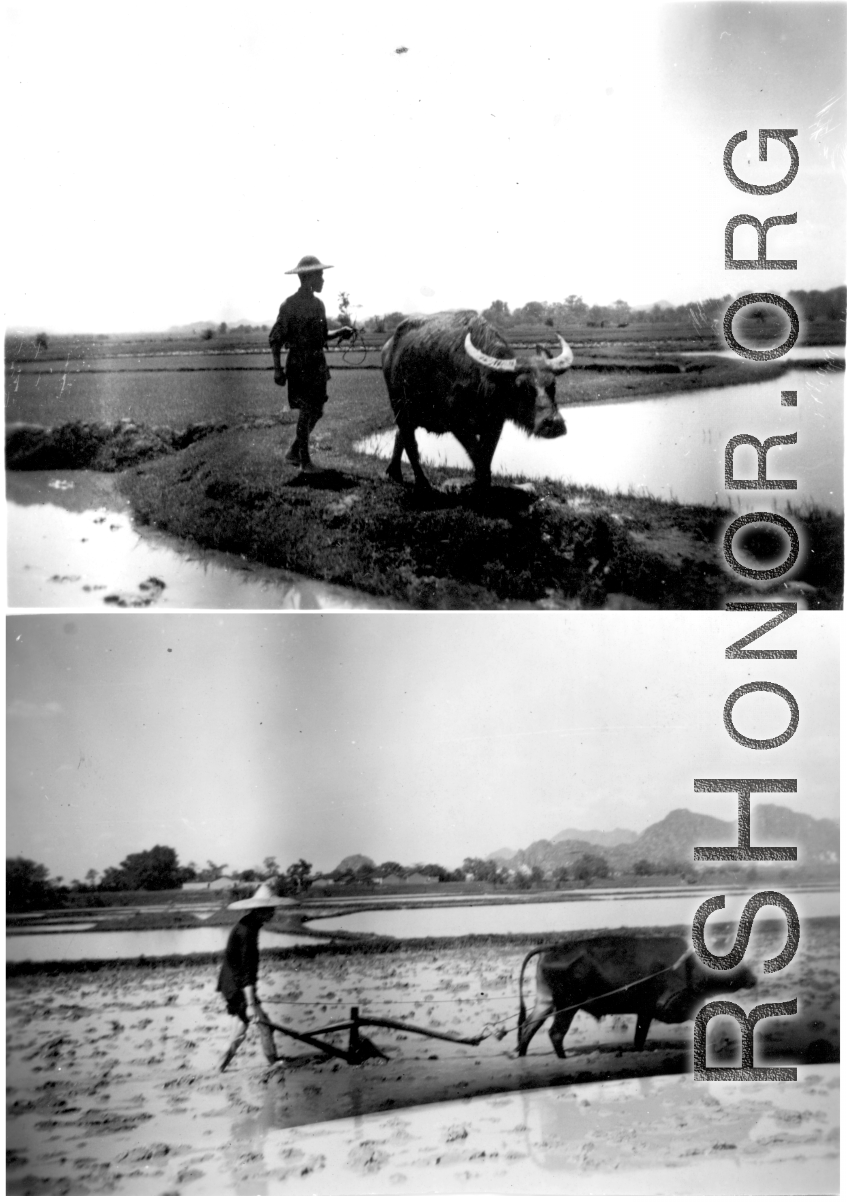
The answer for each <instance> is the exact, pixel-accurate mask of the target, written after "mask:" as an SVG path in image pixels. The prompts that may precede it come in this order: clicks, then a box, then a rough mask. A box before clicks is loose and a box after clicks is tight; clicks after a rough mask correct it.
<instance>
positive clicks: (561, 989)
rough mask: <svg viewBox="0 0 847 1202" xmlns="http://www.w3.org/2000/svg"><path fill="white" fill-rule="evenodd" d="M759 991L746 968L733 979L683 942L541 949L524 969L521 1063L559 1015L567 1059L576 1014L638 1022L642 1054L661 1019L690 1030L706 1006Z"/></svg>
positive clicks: (558, 1034)
mask: <svg viewBox="0 0 847 1202" xmlns="http://www.w3.org/2000/svg"><path fill="white" fill-rule="evenodd" d="M533 956H538V957H539V960H538V968H537V972H536V1001H535V1007H534V1009H533V1011H532V1014H531V1015H530V1016H529V1018H527V1016H526V1006H525V1005H524V999H523V978H524V970H525V968H526V966H527V964H528V963H529V961H530V960H531V959H532V957H533ZM755 984H756V978H755V977H754V976H753V974H752V973H751V972H750V971H749V969H746V968H744V967H740V968H735V969H732V970H731V971H729V972H711V971H709V970H708V969H705V968H704V967H703V966H702V965H701V964H700V962H699V961H698V960H697V959H696V958H695V956H694V952H693V950H692V949H691V947H690V945H689V944H688V942H687V941H686V940H685V939H683V938H682V937H681V936H678V935H668V936H661V935H643V936H639V935H603V936H598V937H597V938H596V939H581V940H577V941H575V942H574V943H562V944H549V945H545V946H543V947H536V948H534V949H533V950H532V951H531V952H529V954H528V955H527V956H526V957H525V959H524V962H523V964H522V965H521V975H520V1012H519V1017H518V1055H519V1056H525V1055H526V1051H527V1048H528V1047H529V1043H530V1040H531V1039H532V1037H533V1035H535V1033H536V1032H537V1031H538V1030H539V1028H540V1027H541V1025H542V1023H543V1022H544V1020H545V1019H546V1018H548V1017H549V1016H550V1015H551V1014H553V1015H555V1017H554V1019H553V1023H552V1025H551V1027H550V1042H551V1043H552V1044H553V1049H554V1051H555V1053H556V1055H557V1056H559V1057H561V1058H562V1059H564V1056H565V1050H564V1046H563V1045H564V1041H565V1036H566V1035H567V1033H568V1028H569V1027H570V1025H571V1022H572V1021H573V1017H574V1015H575V1014H576V1012H577V1010H586V1011H587V1012H588V1013H589V1014H593V1015H594V1017H595V1018H598V1019H599V1018H602V1017H603V1015H605V1014H635V1015H637V1022H636V1027H635V1050H636V1051H637V1052H640V1051H642V1050H643V1048H644V1044H645V1043H646V1041H647V1032H648V1030H649V1029H650V1023H651V1022H652V1021H653V1019H654V1018H657V1019H658V1020H659V1022H664V1023H681V1022H685V1021H686V1020H687V1019H689V1018H692V1017H693V1011H694V1010H695V1009H696V1008H697V1005H698V1003H699V1002H700V1001H701V1000H702V999H703V998H706V997H713V996H715V995H716V994H721V993H727V992H734V991H735V990H737V989H752V988H753V987H754V986H755Z"/></svg>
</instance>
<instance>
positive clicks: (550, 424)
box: [465, 330, 573, 438]
mask: <svg viewBox="0 0 847 1202" xmlns="http://www.w3.org/2000/svg"><path fill="white" fill-rule="evenodd" d="M559 342H560V343H561V344H562V345H561V349H560V351H559V353H558V355H555V356H554V355H551V354H550V352H549V351H547V350H545V348H544V347H542V346H536V348H535V354H534V355H523V356H521V357H520V358H514V359H497V358H495V357H494V356H493V355H486V354H485V352H484V351H481V350H478V349H477V347H475V346H474V344H473V340H472V338H471V334H470V330H469V331H468V333H467V334H466V335H465V351H466V352H467V354H468V355H469V356H470V357H471V359H473V360H474V362H475V363H478V364H479V365H480V366H481V367H487V368H488V369H489V371H494V372H499V373H502V374H503V375H507V376H511V377H512V387H511V389H510V396H509V417H510V419H511V420H512V421H513V422H514V423H515V424H516V425H518V426H522V427H523V429H524V430H526V431H527V432H528V433H529V434H533V435H534V436H535V437H536V438H561V436H562V435H563V434H566V433H567V427H566V426H565V422H564V418H563V417H562V415H561V413H560V412H559V410H558V408H557V407H556V376H559V375H561V374H562V372H564V371H567V370H568V368H569V367H570V365H571V364H572V363H573V351H572V350H571V348H570V347H569V346H568V344H567V343H566V342H565V340H564V338H563V337H562V336H561V334H560V335H559Z"/></svg>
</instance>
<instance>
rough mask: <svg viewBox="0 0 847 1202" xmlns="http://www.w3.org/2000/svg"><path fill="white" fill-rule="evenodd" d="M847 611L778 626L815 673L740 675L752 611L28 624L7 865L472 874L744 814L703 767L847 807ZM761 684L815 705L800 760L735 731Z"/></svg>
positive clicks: (776, 701)
mask: <svg viewBox="0 0 847 1202" xmlns="http://www.w3.org/2000/svg"><path fill="white" fill-rule="evenodd" d="M839 619H840V615H838V614H827V613H820V614H819V613H812V612H807V613H804V614H803V615H802V617H801V618H800V620H796V619H792V620H790V621H789V622H787V623H784V624H783V625H782V626H781V627H779V628H778V629H777V630H776V631H773V632H771V633H770V634H768V635H766V636H765V637H764V639H763V640H762V642H761V644H760V645H761V646H763V647H766V646H769V647H772V648H779V647H794V648H796V649H797V651H798V658H797V660H796V661H772V660H771V661H756V660H752V661H739V660H726V659H725V657H724V649H725V647H726V646H727V644H728V643H729V642H731V641H732V640H734V639H736V638H738V637H740V636H741V635H742V634H745V633H747V632H748V631H750V630H752V629H753V628H754V626H755V625H756V624H758V623H757V622H756V621H754V620H752V619H751V615H749V614H744V613H740V614H730V613H716V614H715V613H700V614H680V613H628V614H619V615H615V616H614V617H613V618H612V617H610V615H609V614H602V613H598V614H594V613H578V614H556V615H550V614H520V615H515V614H503V613H499V614H498V613H491V614H412V615H405V614H394V615H392V614H380V615H369V614H355V615H344V614H332V615H320V614H299V615H263V614H228V615H214V614H209V615H204V614H196V613H195V614H190V615H185V614H170V615H158V614H154V613H149V614H143V615H141V614H139V615H133V616H127V615H97V616H94V615H83V616H77V615H74V616H68V615H60V614H55V615H47V614H43V615H39V616H11V617H9V618H8V619H7V798H8V801H7V855H8V856H17V855H22V856H25V857H26V858H28V859H32V860H35V861H36V862H39V863H43V864H46V865H47V867H48V868H49V869H50V872H51V874H52V875H60V876H63V877H64V878H65V879H66V880H71V879H74V878H77V879H82V878H83V877H84V875H85V873H86V872H87V871H88V870H89V869H90V868H94V869H96V870H97V871H98V872H102V871H103V870H104V869H105V868H106V867H108V866H110V865H117V864H118V863H119V862H120V861H121V860H123V859H124V858H125V857H126V856H127V855H128V854H130V853H132V852H136V851H141V850H144V849H147V848H150V847H152V846H154V845H155V844H157V843H163V844H165V845H167V846H170V847H174V848H175V849H176V850H177V852H178V854H179V857H180V862H181V863H183V864H187V863H189V862H191V861H194V862H195V863H196V864H197V865H198V866H200V867H202V866H204V865H205V863H206V861H207V860H212V861H214V862H215V863H218V864H221V863H224V864H227V865H228V866H229V868H230V870H240V869H244V868H248V867H253V866H257V865H260V864H261V862H262V861H263V859H264V858H265V857H266V856H269V855H273V856H276V857H277V859H278V860H279V862H280V864H281V865H282V866H283V867H287V866H288V865H289V864H291V863H293V862H294V861H295V860H298V859H300V858H301V857H304V858H305V859H306V860H308V861H309V862H310V863H312V864H313V865H314V866H315V868H316V869H320V870H322V871H331V870H332V869H333V868H335V867H336V865H337V864H338V863H339V862H340V860H341V859H342V858H343V857H345V856H348V855H353V854H363V855H367V856H370V857H371V859H373V860H374V861H375V862H376V863H381V862H383V861H385V860H397V861H399V862H400V863H402V864H412V863H416V862H422V863H427V862H437V863H441V864H443V865H444V866H445V867H448V868H454V867H457V866H459V865H460V864H461V862H462V860H463V859H464V858H465V857H466V856H486V855H488V854H490V853H491V852H493V851H495V850H497V849H499V848H501V847H503V846H508V847H512V848H514V849H517V848H519V847H526V846H527V845H528V844H529V843H530V842H532V841H534V840H536V839H541V838H551V837H552V836H555V835H556V834H558V833H559V832H560V831H561V830H562V829H564V828H566V827H576V828H579V829H605V830H611V829H614V828H615V827H626V828H629V829H634V830H637V831H641V830H643V829H644V828H645V827H646V826H648V825H649V824H650V823H653V822H656V821H658V820H660V819H661V818H663V817H664V816H665V815H666V814H667V813H668V812H669V811H670V810H673V809H677V808H687V809H690V810H694V811H696V812H700V813H710V814H713V815H714V816H716V817H720V818H723V819H726V820H731V819H734V818H735V817H736V813H737V803H736V801H735V799H734V797H733V796H732V795H716V794H712V795H705V794H695V793H694V790H693V781H694V779H695V777H738V778H740V777H749V776H756V777H782V776H789V777H796V778H797V780H798V792H797V794H796V795H795V796H792V797H785V796H779V795H774V796H766V797H763V798H762V800H764V801H768V802H771V803H774V804H786V803H787V804H788V805H790V806H791V808H793V809H795V810H798V811H802V812H804V813H808V814H811V815H813V816H815V817H819V818H820V817H827V818H837V817H838V796H837V780H838V769H837V747H838V742H837V739H838V690H837V673H838V654H837V631H838V626H839ZM759 620H761V619H759ZM754 680H767V681H775V682H777V683H781V684H782V685H783V686H784V687H786V688H788V689H789V690H790V691H791V692H792V693H793V694H794V696H795V697H796V699H797V703H798V706H799V709H800V725H799V727H798V729H797V732H796V734H795V735H794V736H793V738H791V739H789V740H788V742H786V743H785V744H784V745H783V746H781V747H779V748H777V749H774V750H764V751H762V750H759V751H751V750H749V749H747V748H745V747H742V746H741V745H739V744H738V743H736V742H735V741H734V740H733V739H731V738H730V737H729V735H728V734H727V732H726V730H725V729H724V726H723V721H722V712H723V705H724V702H725V700H726V698H727V697H728V696H729V694H730V693H731V692H732V691H733V690H734V689H736V688H737V687H739V685H741V684H744V683H747V682H749V681H754ZM787 715H788V710H787V706H786V704H785V702H784V701H783V700H782V699H781V698H779V697H776V696H774V695H773V694H771V693H755V694H751V695H748V696H746V697H744V698H742V700H741V701H739V702H738V704H737V705H736V707H735V710H734V721H735V724H736V726H737V727H738V729H739V730H740V731H742V732H743V733H744V734H746V735H749V736H750V737H752V738H762V739H764V738H769V737H772V736H775V735H777V734H779V733H780V732H781V731H782V730H783V729H784V728H785V726H786V724H787V720H788V718H787ZM754 815H755V806H754ZM753 840H754V842H755V840H756V827H755V817H754V825H753Z"/></svg>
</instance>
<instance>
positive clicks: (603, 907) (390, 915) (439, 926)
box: [309, 889, 839, 939]
mask: <svg viewBox="0 0 847 1202" xmlns="http://www.w3.org/2000/svg"><path fill="white" fill-rule="evenodd" d="M722 892H723V893H724V894H725V896H726V908H725V909H724V910H720V911H718V912H716V913H715V914H713V915H711V916H710V918H709V920H708V921H709V922H710V923H712V922H713V921H715V922H717V921H720V922H732V921H737V920H738V918H739V917H740V915H741V911H742V909H743V908H744V904H745V903H746V901H747V900H748V898H749V891H748V892H747V893H737V894H732V893H731V892H730V891H729V890H728V889H726V890H722ZM704 896H706V894H704V893H703V892H702V891H701V892H700V893H699V894H698V895H696V896H690V897H680V896H678V895H671V896H669V897H656V896H653V897H643V898H640V897H633V896H632V895H629V896H626V897H620V896H619V897H607V898H599V897H594V898H591V899H590V900H586V901H582V900H580V901H568V902H536V903H533V902H530V903H528V904H525V905H517V906H509V905H501V906H455V907H452V908H451V909H445V910H431V909H423V908H421V909H419V910H365V911H362V912H360V913H358V914H344V915H342V916H340V917H336V918H318V919H315V920H313V921H311V922H310V923H309V929H310V930H313V931H338V930H342V929H343V930H345V931H352V932H355V933H356V934H362V933H365V934H369V935H391V936H393V937H394V938H395V939H418V938H424V937H426V936H434V937H445V936H452V935H510V934H514V935H527V934H535V933H536V932H542V931H550V932H551V933H555V932H560V931H582V930H610V929H612V928H615V927H647V926H673V925H680V924H682V925H687V926H689V927H690V925H691V921H692V919H693V918H694V915H695V913H696V912H697V908H698V906H699V905H700V903H701V902H702V901H703V898H704ZM791 897H792V900H793V901H794V904H795V906H796V907H797V912H798V914H800V916H801V918H821V917H825V916H827V915H832V914H838V912H839V895H838V893H837V892H835V891H833V890H826V891H822V892H818V891H814V892H808V893H805V892H802V891H801V890H797V889H794V890H792V893H791ZM774 916H775V917H776V911H775V912H774ZM769 917H770V915H769Z"/></svg>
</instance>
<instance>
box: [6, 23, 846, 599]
mask: <svg viewBox="0 0 847 1202" xmlns="http://www.w3.org/2000/svg"><path fill="white" fill-rule="evenodd" d="M48 11H49V13H50V19H49V20H45V19H44V16H43V14H44V13H45V12H48ZM844 17H845V10H844V5H843V4H840V3H839V4H818V3H800V4H792V3H785V4H783V3H756V4H753V5H745V4H741V3H707V4H695V3H680V4H670V5H658V6H654V5H649V4H641V3H630V4H611V5H610V4H600V5H584V4H575V3H561V4H560V3H538V4H532V5H530V6H529V8H528V9H526V10H522V11H521V12H520V13H517V12H516V13H497V14H496V15H495V14H494V13H492V11H491V9H490V7H488V6H485V5H482V4H479V3H469V4H461V5H441V4H434V5H433V4H428V5H425V6H421V7H418V8H414V7H411V6H405V7H398V6H388V5H386V4H366V5H360V6H358V7H357V8H355V9H352V8H351V7H350V6H348V5H343V4H337V3H326V4H321V5H297V6H296V7H295V6H293V5H283V4H248V5H247V6H245V7H242V8H241V9H239V11H238V13H237V14H236V13H235V12H234V11H232V10H231V9H229V8H225V7H224V6H221V5H219V4H193V3H181V4H178V5H157V4H153V5H151V6H146V7H145V9H144V11H143V12H142V11H141V10H139V11H138V12H130V11H128V10H127V9H126V8H125V7H120V8H118V7H115V6H110V5H104V4H99V3H85V2H82V3H78V2H77V3H69V4H63V5H49V6H47V7H46V8H45V7H40V6H33V5H29V6H27V5H21V6H18V7H16V8H14V9H13V10H11V11H10V14H9V18H8V20H9V27H10V32H11V35H12V41H11V43H10V44H11V46H12V48H13V49H12V53H13V56H14V63H15V71H14V72H13V74H12V76H11V77H10V94H11V97H12V104H13V108H12V112H13V118H12V120H11V121H10V123H9V126H10V133H9V143H8V146H7V155H8V159H9V162H10V163H11V164H13V165H14V168H13V181H14V183H13V186H12V187H11V188H10V189H9V190H8V193H9V194H8V198H7V199H8V205H9V218H8V227H9V229H10V231H14V237H13V238H10V239H9V246H8V254H7V264H6V270H7V275H8V303H7V335H6V466H7V469H8V472H7V478H6V479H7V491H8V508H7V514H8V540H9V584H8V599H9V603H10V604H11V605H12V606H15V607H19V606H22V607H35V608H61V609H76V608H84V609H87V608H89V607H91V606H95V607H96V608H99V609H104V608H106V609H109V608H115V607H118V608H132V609H135V608H160V609H175V608H191V609H195V608H212V609H225V608H226V609H228V608H237V609H283V608H300V609H302V608H308V609H315V608H319V609H342V610H349V609H367V608H398V607H399V608H404V609H409V608H410V609H413V610H421V609H503V608H507V609H527V608H544V609H553V610H558V609H572V608H576V609H613V610H618V609H642V608H647V609H695V610H697V609H720V608H722V607H723V606H724V604H725V603H726V601H727V600H729V599H733V598H735V599H737V598H739V597H742V598H743V597H749V598H752V599H754V600H755V599H761V597H762V595H765V596H772V597H776V598H777V599H780V600H791V599H793V600H796V601H797V602H798V603H800V604H803V605H808V606H810V607H812V608H818V609H834V608H839V607H840V605H841V593H842V546H843V539H842V522H843V509H844V501H843V485H842V474H843V473H842V448H843V437H842V435H843V429H842V427H843V379H844V377H843V371H844V331H845V281H844V262H845V243H844V224H845V221H844V217H845V204H844V201H845V197H844V137H843V128H844V75H845V69H844V61H843V54H842V47H843V44H844V33H845V20H844ZM762 131H764V133H762ZM749 210H753V211H752V212H749ZM774 297H776V298H777V300H774V299H773V298H774ZM768 298H770V299H768ZM727 315H729V320H728V323H727ZM751 355H753V356H755V357H753V358H751ZM737 436H743V438H741V439H740V441H737V443H736V445H734V446H733V448H732V450H731V451H730V452H728V453H727V450H726V448H727V444H728V442H729V441H730V440H731V439H733V438H737ZM769 506H770V510H769V512H773V511H776V512H777V513H778V514H781V515H782V516H783V519H784V521H783V525H782V526H780V525H779V523H778V522H776V521H775V520H774V519H771V520H770V521H769V522H765V523H762V522H761V521H759V522H754V523H750V522H748V523H747V524H746V525H745V526H743V527H739V528H738V529H734V530H733V535H732V540H731V541H732V546H731V548H730V550H731V557H730V558H728V555H727V552H726V550H725V548H724V542H723V540H724V536H725V534H726V531H727V529H728V528H729V527H730V525H731V524H732V523H734V522H737V521H739V520H740V519H743V518H746V517H748V515H749V514H750V513H753V512H761V511H762V510H763V509H767V508H768V507H769ZM786 521H787V522H789V529H786V527H785V525H784V522H786ZM795 544H796V545H795ZM775 563H778V564H780V565H781V567H782V571H781V572H780V573H779V574H778V575H777V576H776V577H774V575H773V573H772V571H771V569H772V568H773V567H774V564H775ZM737 564H741V565H742V567H741V570H740V571H739V570H738V569H737V566H736V565H737Z"/></svg>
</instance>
